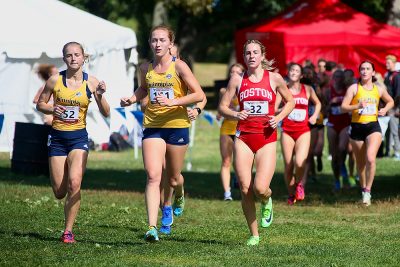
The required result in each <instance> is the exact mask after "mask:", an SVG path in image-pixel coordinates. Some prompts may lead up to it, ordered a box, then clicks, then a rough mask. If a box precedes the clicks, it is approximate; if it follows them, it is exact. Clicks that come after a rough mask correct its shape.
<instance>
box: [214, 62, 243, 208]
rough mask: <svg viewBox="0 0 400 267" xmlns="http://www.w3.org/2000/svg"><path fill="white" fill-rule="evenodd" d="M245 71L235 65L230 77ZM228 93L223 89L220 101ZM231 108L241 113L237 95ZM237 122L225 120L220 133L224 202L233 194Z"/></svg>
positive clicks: (220, 93)
mask: <svg viewBox="0 0 400 267" xmlns="http://www.w3.org/2000/svg"><path fill="white" fill-rule="evenodd" d="M244 71H245V69H244V67H243V66H242V65H241V64H239V63H235V64H233V65H232V66H231V67H230V68H229V77H231V76H232V75H234V74H238V75H242V74H243V72H244ZM225 92H226V88H225V87H224V88H221V89H220V90H219V95H220V99H222V96H223V95H224V93H225ZM229 108H230V109H232V110H235V111H239V109H240V107H239V101H238V98H237V97H236V95H235V96H234V98H233V99H232V101H231V103H230V105H229ZM220 117H222V116H221V115H220V114H218V115H217V119H219V118H220ZM237 123H238V121H237V120H230V119H229V118H224V119H223V121H222V125H221V128H220V131H219V134H220V136H219V151H220V154H221V159H222V161H221V183H222V188H223V189H224V200H232V193H231V187H230V183H231V163H232V161H233V160H232V158H233V143H234V140H235V133H236V126H237Z"/></svg>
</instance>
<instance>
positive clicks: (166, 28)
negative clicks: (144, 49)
mask: <svg viewBox="0 0 400 267" xmlns="http://www.w3.org/2000/svg"><path fill="white" fill-rule="evenodd" d="M156 30H164V31H166V32H167V33H168V38H169V40H170V41H171V43H173V42H174V41H175V33H174V31H173V30H172V29H171V28H170V27H169V26H167V25H164V24H161V25H158V26H155V27H153V28H152V29H151V31H150V36H149V42H150V40H151V35H152V34H153V32H154V31H156Z"/></svg>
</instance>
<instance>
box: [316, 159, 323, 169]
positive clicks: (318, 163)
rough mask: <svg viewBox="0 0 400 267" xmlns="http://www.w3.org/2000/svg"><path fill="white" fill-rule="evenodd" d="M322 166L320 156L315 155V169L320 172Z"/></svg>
mask: <svg viewBox="0 0 400 267" xmlns="http://www.w3.org/2000/svg"><path fill="white" fill-rule="evenodd" d="M323 168H324V166H323V165H322V157H317V171H319V172H321V171H322V169H323Z"/></svg>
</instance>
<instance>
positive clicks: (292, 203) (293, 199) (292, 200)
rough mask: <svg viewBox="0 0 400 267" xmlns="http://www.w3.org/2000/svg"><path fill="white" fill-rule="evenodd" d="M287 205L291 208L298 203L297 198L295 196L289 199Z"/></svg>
mask: <svg viewBox="0 0 400 267" xmlns="http://www.w3.org/2000/svg"><path fill="white" fill-rule="evenodd" d="M287 203H288V205H290V206H292V205H294V203H296V198H295V196H294V195H291V196H289V197H288V199H287Z"/></svg>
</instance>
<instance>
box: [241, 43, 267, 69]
mask: <svg viewBox="0 0 400 267" xmlns="http://www.w3.org/2000/svg"><path fill="white" fill-rule="evenodd" d="M249 44H257V45H259V46H260V49H261V53H262V54H263V55H264V59H263V60H262V61H261V67H262V68H263V69H264V70H269V71H272V70H274V69H275V66H274V64H275V59H271V60H267V59H266V58H265V54H266V53H265V51H266V49H265V46H264V45H263V44H262V43H261V42H260V41H259V40H254V39H252V40H247V41H246V43H244V46H243V56H245V53H246V47H247V46H248V45H249Z"/></svg>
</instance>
